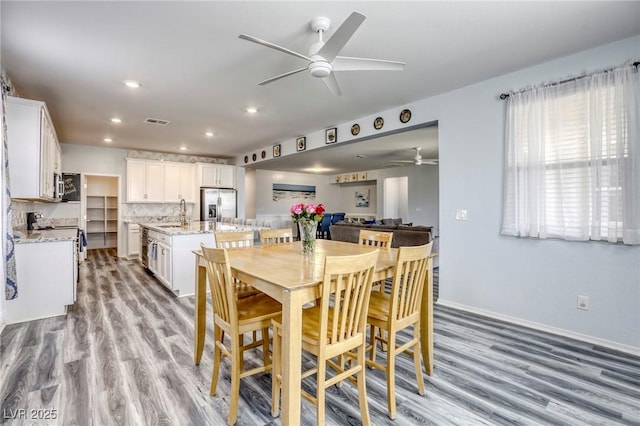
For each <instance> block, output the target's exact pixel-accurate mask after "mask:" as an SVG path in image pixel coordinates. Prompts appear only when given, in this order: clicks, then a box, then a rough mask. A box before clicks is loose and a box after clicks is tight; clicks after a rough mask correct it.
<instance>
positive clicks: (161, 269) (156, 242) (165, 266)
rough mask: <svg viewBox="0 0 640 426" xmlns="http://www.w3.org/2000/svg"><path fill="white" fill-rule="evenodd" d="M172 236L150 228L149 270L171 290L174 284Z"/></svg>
mask: <svg viewBox="0 0 640 426" xmlns="http://www.w3.org/2000/svg"><path fill="white" fill-rule="evenodd" d="M171 242H172V241H171V236H169V235H167V234H163V233H161V232H157V231H153V230H149V248H148V250H149V252H150V253H149V270H150V271H151V272H153V273H154V274H155V276H156V278H157V279H158V281H160V282H161V283H162V284H164V285H165V286H166V287H167V288H169V289H170V290H173V286H172V271H173V257H172V256H171V252H172V250H171Z"/></svg>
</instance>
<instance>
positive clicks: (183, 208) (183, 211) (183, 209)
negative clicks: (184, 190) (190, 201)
mask: <svg viewBox="0 0 640 426" xmlns="http://www.w3.org/2000/svg"><path fill="white" fill-rule="evenodd" d="M188 224H189V222H187V202H186V201H185V200H184V198H183V199H182V200H180V225H181V226H187V225H188Z"/></svg>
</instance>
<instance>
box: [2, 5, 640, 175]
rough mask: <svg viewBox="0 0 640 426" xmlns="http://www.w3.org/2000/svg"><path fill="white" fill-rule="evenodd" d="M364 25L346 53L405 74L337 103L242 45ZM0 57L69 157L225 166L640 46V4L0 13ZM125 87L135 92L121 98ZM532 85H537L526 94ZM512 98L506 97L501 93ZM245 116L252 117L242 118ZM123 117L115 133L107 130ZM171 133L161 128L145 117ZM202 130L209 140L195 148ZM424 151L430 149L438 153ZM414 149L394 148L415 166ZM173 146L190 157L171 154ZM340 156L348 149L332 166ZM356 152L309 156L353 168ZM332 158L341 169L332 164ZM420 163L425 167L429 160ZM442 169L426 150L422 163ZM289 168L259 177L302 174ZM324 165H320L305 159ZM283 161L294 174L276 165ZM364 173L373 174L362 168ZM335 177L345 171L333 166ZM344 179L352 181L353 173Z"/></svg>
mask: <svg viewBox="0 0 640 426" xmlns="http://www.w3.org/2000/svg"><path fill="white" fill-rule="evenodd" d="M354 10H357V11H359V12H361V13H363V14H365V15H366V16H367V19H366V20H365V21H364V23H363V24H362V26H361V27H360V28H359V30H358V31H357V32H356V33H355V35H354V36H353V37H352V38H351V40H350V41H349V42H348V43H347V44H346V46H345V48H344V50H343V51H342V52H341V55H344V56H356V57H372V58H382V59H391V60H398V61H404V62H406V63H407V66H406V68H405V70H404V71H399V72H396V71H391V72H342V73H336V76H337V78H338V80H339V82H340V85H341V87H342V91H343V95H342V96H339V97H335V96H332V95H331V94H330V93H329V91H328V90H327V88H326V87H325V86H324V84H322V82H321V81H318V80H316V79H314V78H313V77H311V76H309V75H308V74H306V73H300V74H297V75H295V76H291V77H288V78H285V79H282V80H279V81H276V82H274V83H272V84H269V85H267V86H258V85H257V84H256V83H257V82H259V81H262V80H264V79H266V78H269V77H272V76H275V75H278V74H281V73H284V72H286V71H289V70H292V69H295V68H300V67H303V66H305V65H306V64H305V62H304V61H303V60H301V59H297V58H295V57H292V56H288V55H285V54H283V53H280V52H277V51H275V50H272V49H268V48H265V47H263V46H259V45H256V44H254V43H250V42H247V41H243V40H240V39H239V38H238V35H239V34H241V33H247V34H250V35H253V36H256V37H259V38H262V39H265V40H268V41H271V42H273V43H276V44H279V45H282V46H284V47H287V48H289V49H292V50H295V51H298V52H301V53H303V54H307V52H308V49H309V46H310V44H311V43H313V42H314V41H315V39H316V36H315V35H314V34H313V33H312V32H311V31H310V30H309V21H310V19H311V18H313V17H316V16H326V17H328V18H330V19H331V20H332V22H333V24H332V28H331V29H330V30H329V31H328V34H327V35H326V36H325V40H326V39H327V38H328V37H330V36H331V34H332V32H333V31H334V30H335V29H336V28H337V27H338V26H339V25H340V23H342V21H343V20H344V19H346V18H347V17H348V16H349V14H350V13H351V12H353V11H354ZM0 13H1V16H0V18H1V24H2V25H1V26H2V28H1V43H2V46H1V47H2V50H1V55H2V56H1V58H2V67H3V68H4V69H5V70H6V71H7V73H8V75H9V77H10V78H11V79H12V81H13V82H14V84H15V85H16V87H17V89H18V90H19V92H20V94H21V95H22V96H23V97H27V98H32V99H40V100H43V101H45V102H46V103H47V105H48V106H49V109H50V111H51V114H52V116H53V120H54V123H55V126H56V129H57V131H58V136H59V139H60V140H61V141H62V142H65V143H72V144H86V145H104V142H103V139H104V138H105V137H110V138H112V139H113V142H112V143H111V144H110V145H109V146H111V147H114V148H124V149H145V150H154V151H163V152H176V153H187V154H193V155H207V156H217V157H233V156H236V155H239V154H242V153H246V152H249V151H251V150H256V149H259V148H263V147H266V146H270V145H272V144H275V143H279V142H281V141H284V140H289V139H292V138H295V137H297V136H299V135H304V134H308V133H310V132H316V131H319V130H321V129H325V128H328V127H333V126H335V125H336V124H337V123H343V122H347V121H350V120H354V119H356V118H359V117H363V116H366V115H370V114H375V113H376V112H379V111H383V110H388V109H390V108H394V107H399V108H401V107H402V106H403V105H406V104H408V103H410V102H413V101H416V100H419V99H423V98H426V97H429V96H432V95H435V94H438V93H443V92H446V91H449V90H452V89H455V88H458V87H462V86H465V85H468V84H472V83H475V82H478V81H482V80H486V79H488V78H491V77H494V76H497V75H501V74H504V73H508V72H511V71H515V70H518V69H521V68H524V67H527V66H531V65H534V64H537V63H540V62H543V61H546V60H550V59H553V58H557V57H561V56H565V55H567V54H570V53H574V52H577V51H580V50H584V49H587V48H591V47H595V46H598V45H602V44H606V43H609V42H613V41H616V40H620V39H623V38H626V37H630V36H632V35H635V34H638V33H640V2H637V1H632V2H610V1H602V2H600V1H584V2H583V1H570V2H557V1H553V2H537V1H536V2H479V1H478V2H454V1H450V2H418V1H412V2H400V1H386V2H364V1H355V2H320V1H315V2H302V1H298V2H267V1H261V2H243V1H234V2H228V1H227V2H223V1H209V2H164V1H156V2H153V1H146V2H145V1H142V2H123V1H111V2H94V1H88V2H80V1H77V2H57V1H44V2H25V1H19V2H13V1H6V0H5V1H2V2H1V3H0ZM127 79H134V80H138V81H140V82H141V83H142V87H141V88H140V89H136V90H131V89H128V88H127V87H125V86H124V85H123V81H124V80H127ZM532 83H535V82H532ZM505 89H509V88H505ZM248 106H255V107H257V108H258V109H259V112H258V114H255V115H250V114H248V113H246V112H245V111H244V108H245V107H248ZM113 116H118V117H121V118H122V119H123V123H122V124H119V125H114V124H112V123H110V118H111V117H113ZM149 117H151V118H158V119H164V120H169V121H170V124H169V125H168V126H166V127H157V126H152V125H149V124H144V123H143V120H144V119H146V118H149ZM206 130H212V131H213V132H215V134H216V136H215V137H214V138H211V139H209V138H206V137H205V136H204V132H205V131H206ZM427 139H428V138H426V137H425V138H418V140H420V141H422V140H424V141H425V142H424V145H422V142H420V145H419V146H423V147H424V148H425V151H427V150H428V149H432V148H433V146H432V145H433V141H432V140H431V141H429V142H427ZM412 144H415V138H414V140H409V141H408V142H406V144H405V142H401V143H400V142H399V144H396V143H395V142H394V143H389V141H388V140H387V141H386V142H383V141H375V143H373V141H369V143H368V145H367V150H368V152H365V154H367V153H368V154H370V155H371V158H370V160H371V161H373V159H374V157H375V156H376V155H377V156H380V157H383V159H382V160H381V161H384V162H385V164H386V163H388V159H389V158H390V156H391V154H392V153H389V152H387V153H382V152H380V153H378V154H375V152H374V151H375V149H376V148H375V146H380V147H381V148H380V149H383V148H384V147H385V146H387V147H390V146H393V147H394V150H395V151H396V152H395V154H393V155H395V156H396V157H395V158H399V157H403V156H404V155H405V154H404V152H403V151H406V159H410V158H411V157H413V152H411V151H410V150H409V148H411V147H413V146H414V145H412ZM181 145H184V146H186V147H187V148H188V150H187V151H180V150H179V147H180V146H181ZM343 149H346V150H350V151H349V152H348V153H343V151H342V150H343ZM360 150H361V148H359V147H358V145H356V144H351V145H348V146H340V147H338V146H336V147H332V148H330V149H321V150H313V151H310V152H306V153H304V154H303V155H304V156H305V157H310V156H327V157H332V158H333V160H332V159H330V158H327V159H326V161H334V160H335V159H336V158H338V159H342V161H343V162H344V161H345V159H346V160H350V161H352V162H353V161H356V160H354V159H353V155H355V153H357V152H358V151H360ZM336 154H338V155H336ZM423 154H425V155H424V157H425V158H431V157H430V156H429V154H427V153H423ZM431 154H432V155H434V156H435V155H437V150H436V151H435V153H434V152H431ZM303 155H291V156H287V157H283V158H282V159H281V160H278V161H279V162H276V160H274V161H271V162H265V163H264V165H262V164H261V166H260V167H264V168H268V167H274V168H276V166H275V165H276V164H277V168H278V169H280V170H287V169H288V168H289V167H290V168H291V170H299V168H297V167H298V166H296V163H300V164H303V163H304V165H305V166H306V167H308V165H309V162H310V159H309V158H307V159H306V160H305V161H304V162H302V161H301V158H303V159H304V158H305V157H303ZM312 158H319V157H312ZM287 163H289V164H290V165H287ZM367 168H373V167H369V166H367ZM334 170H340V169H339V168H334ZM346 170H354V166H353V165H350V166H348V167H347V169H346Z"/></svg>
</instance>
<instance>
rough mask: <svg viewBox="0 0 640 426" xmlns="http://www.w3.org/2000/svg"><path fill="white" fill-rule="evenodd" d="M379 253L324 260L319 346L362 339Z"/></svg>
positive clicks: (329, 257)
mask: <svg viewBox="0 0 640 426" xmlns="http://www.w3.org/2000/svg"><path fill="white" fill-rule="evenodd" d="M378 252H379V251H378V250H375V251H372V252H370V253H365V254H360V255H353V256H327V257H326V258H325V266H324V279H323V284H322V300H321V303H320V309H321V321H320V336H327V339H320V344H321V346H324V345H327V344H328V345H336V344H340V343H343V342H347V341H349V340H352V339H364V335H365V327H366V319H367V308H368V305H369V296H370V294H371V283H372V279H373V273H374V269H375V265H376V261H377V259H378Z"/></svg>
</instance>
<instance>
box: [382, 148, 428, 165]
mask: <svg viewBox="0 0 640 426" xmlns="http://www.w3.org/2000/svg"><path fill="white" fill-rule="evenodd" d="M413 149H414V150H415V151H416V155H415V157H413V160H394V161H393V163H413V164H414V165H416V166H427V165H429V166H435V165H437V164H438V159H437V158H427V159H425V158H422V155H421V154H420V151H421V150H422V148H420V147H416V148H413Z"/></svg>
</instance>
